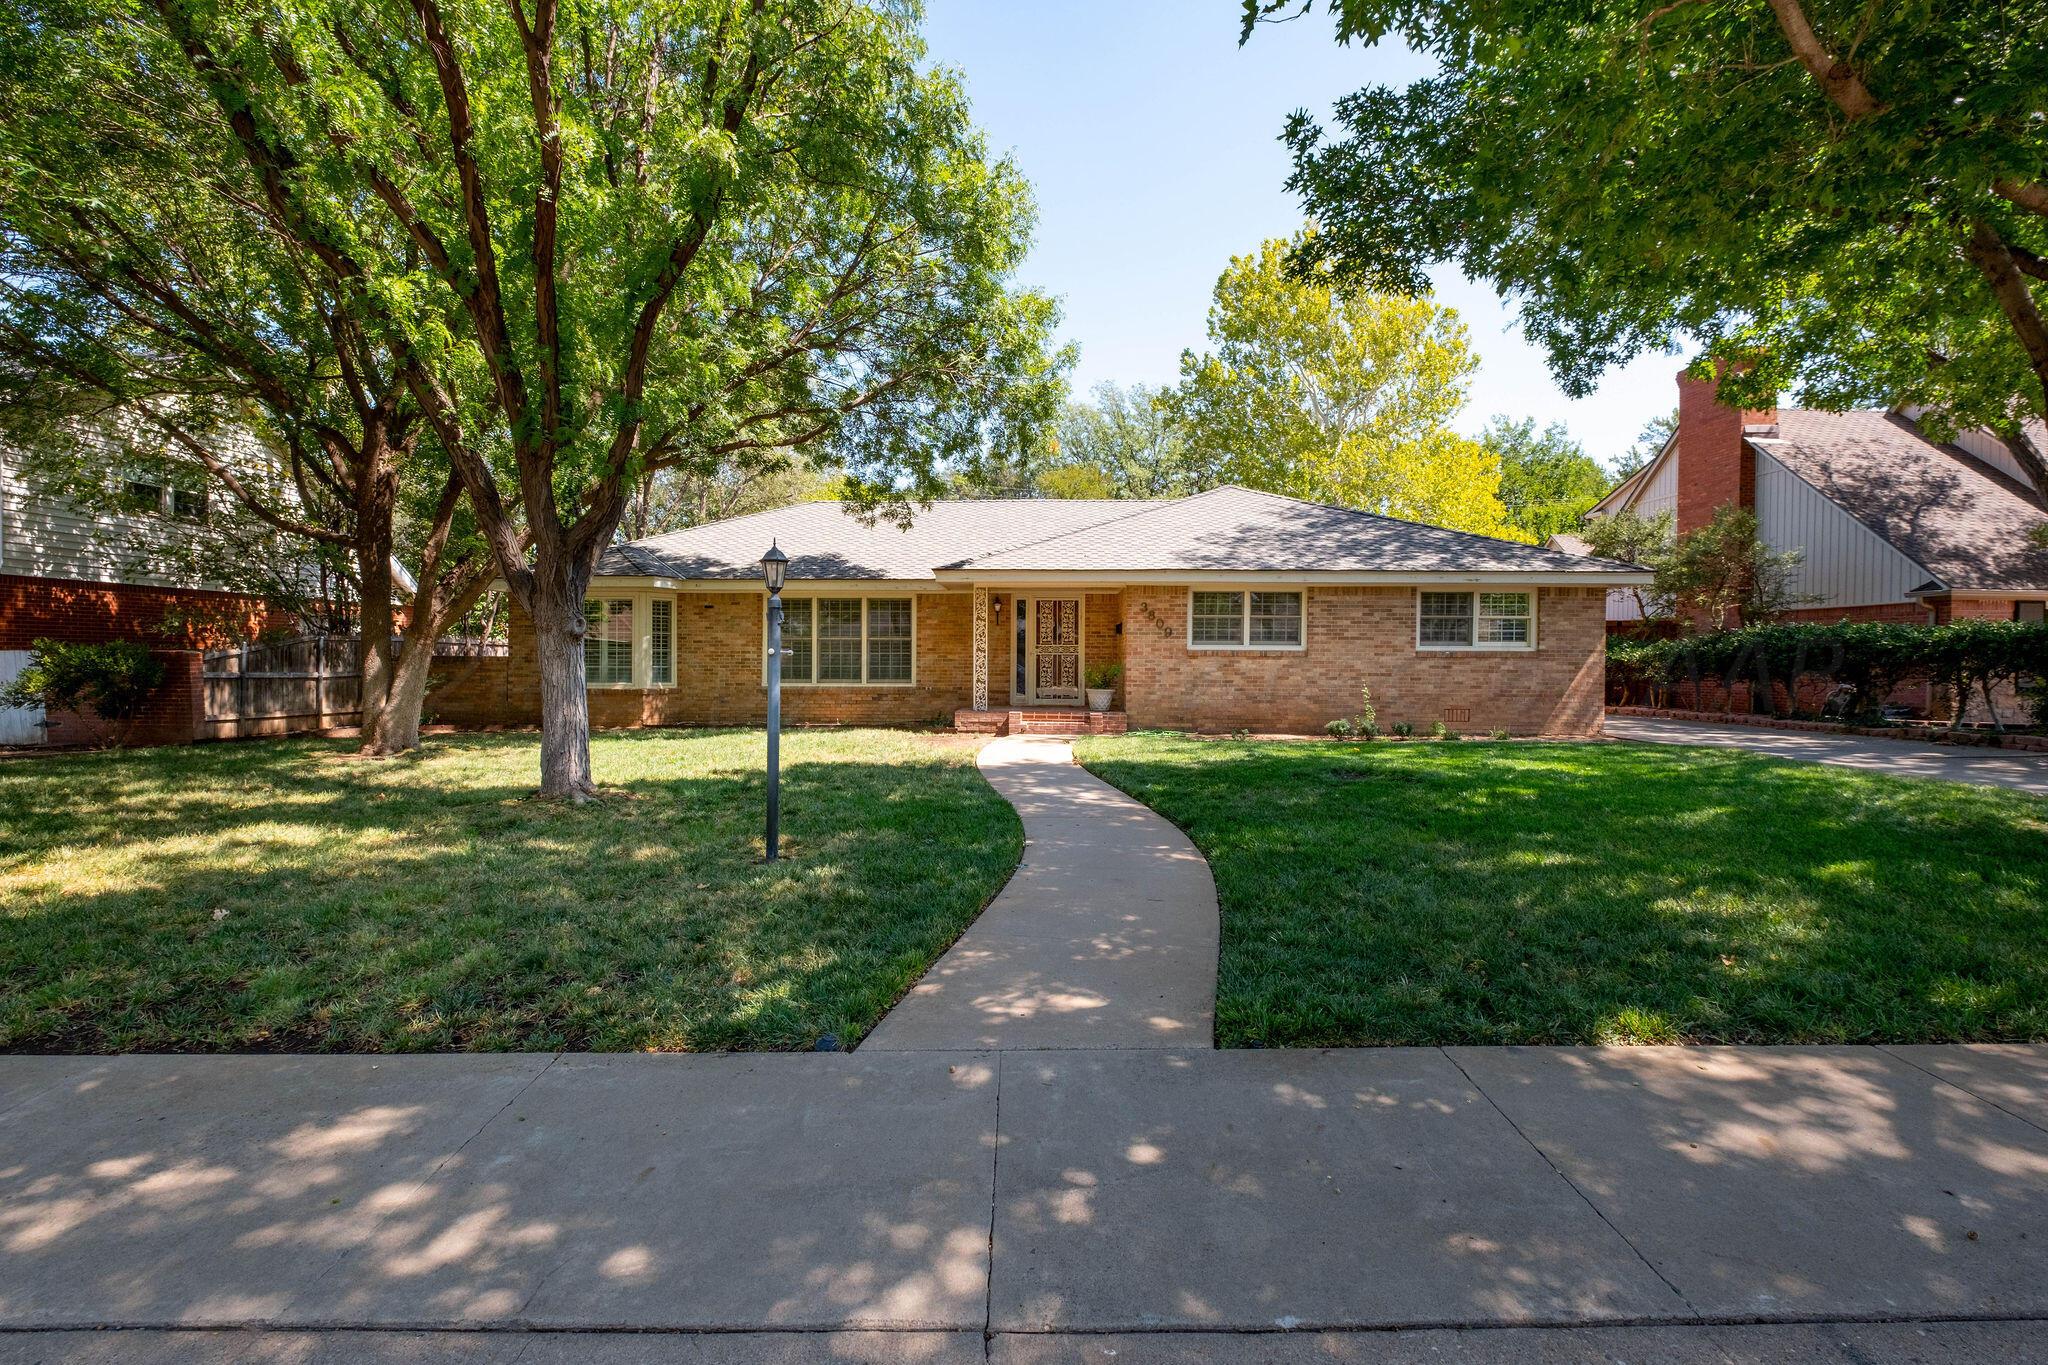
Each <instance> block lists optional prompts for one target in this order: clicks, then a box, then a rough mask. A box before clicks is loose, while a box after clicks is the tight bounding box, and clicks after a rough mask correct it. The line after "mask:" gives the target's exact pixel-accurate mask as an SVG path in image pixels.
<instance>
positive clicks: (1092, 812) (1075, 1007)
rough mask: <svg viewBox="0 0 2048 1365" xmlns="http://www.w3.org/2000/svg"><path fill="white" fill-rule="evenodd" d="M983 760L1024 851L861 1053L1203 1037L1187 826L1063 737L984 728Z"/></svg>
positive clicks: (1205, 991)
mask: <svg viewBox="0 0 2048 1365" xmlns="http://www.w3.org/2000/svg"><path fill="white" fill-rule="evenodd" d="M980 763H981V770H982V772H983V773H984V774H986V775H987V777H988V780H989V782H990V784H991V785H993V786H994V787H995V789H996V790H997V791H998V792H1001V793H1002V794H1003V796H1004V797H1005V798H1006V799H1007V800H1008V801H1009V802H1010V804H1011V805H1013V806H1015V807H1016V808H1017V813H1018V814H1019V815H1020V816H1022V817H1023V820H1024V858H1023V861H1022V862H1021V863H1019V864H1018V866H1017V871H1016V874H1015V875H1014V876H1012V877H1011V878H1010V881H1009V884H1008V885H1006V886H1005V887H1004V888H1003V889H1002V891H1001V893H1000V894H998V895H997V896H996V898H995V900H994V901H992V902H990V904H989V907H988V909H986V910H984V911H983V912H982V914H981V917H980V918H979V919H977V920H975V922H974V923H973V924H972V925H971V926H969V928H968V930H967V932H966V933H965V934H963V935H962V936H961V938H960V941H959V942H958V943H956V944H954V945H953V947H952V948H951V949H950V950H949V951H948V952H947V953H946V954H945V956H943V957H941V958H940V959H939V960H938V961H937V962H935V963H933V964H932V968H931V970H930V971H928V972H926V973H925V976H924V979H923V980H922V981H920V982H919V983H918V984H917V985H916V986H915V987H914V988H912V990H911V992H910V994H909V995H907V996H906V997H904V999H903V1002H902V1003H901V1004H899V1005H898V1006H897V1007H896V1008H895V1009H894V1010H891V1011H890V1012H889V1014H888V1015H887V1016H886V1017H884V1018H883V1020H882V1022H881V1023H880V1024H878V1025H876V1027H875V1030H874V1032H873V1033H871V1034H869V1035H868V1038H867V1041H865V1042H864V1043H862V1044H861V1051H863V1052H903V1051H932V1050H946V1049H954V1050H958V1049H968V1050H972V1049H979V1048H995V1049H1005V1050H1007V1049H1014V1048H1023V1049H1031V1048H1131V1047H1137V1048H1158V1047H1181V1048H1185V1047H1208V1046H1210V1045H1211V1042H1212V1040H1213V1038H1214V1036H1215V1016H1216V932H1217V916H1216V887H1215V884H1214V882H1212V881H1211V880H1210V877H1209V864H1208V862H1207V861H1205V860H1204V859H1203V857H1202V855H1201V854H1200V853H1198V852H1196V851H1195V846H1194V845H1193V844H1191V843H1189V842H1188V839H1187V836H1186V835H1184V834H1182V833H1181V832H1180V831H1179V830H1178V829H1175V828H1174V827H1173V825H1172V824H1171V823H1169V822H1168V821H1167V820H1165V819H1163V818H1161V817H1160V816H1158V815H1156V814H1154V813H1153V812H1152V811H1151V810H1149V809H1147V808H1146V807H1145V806H1143V805H1140V804H1139V803H1138V802H1136V801H1133V800H1131V798H1130V797H1128V796H1125V795H1124V794H1123V793H1122V792H1120V791H1118V790H1117V789H1116V788H1114V787H1112V786H1110V785H1109V784H1108V783H1106V782H1102V781H1099V780H1098V779H1096V778H1094V777H1091V776H1090V775H1089V774H1088V773H1087V772H1086V771H1084V770H1083V769H1082V768H1081V767H1080V766H1079V765H1077V764H1076V763H1075V762H1074V751H1073V749H1072V748H1071V747H1070V746H1069V745H1068V744H1067V742H1066V741H1065V740H1063V739H1053V738H1049V737H1046V736H1042V735H1041V736H1023V735H1013V736H1010V737H1008V738H1004V739H996V740H991V741H990V742H989V743H988V744H986V745H984V746H983V747H982V750H981V755H980Z"/></svg>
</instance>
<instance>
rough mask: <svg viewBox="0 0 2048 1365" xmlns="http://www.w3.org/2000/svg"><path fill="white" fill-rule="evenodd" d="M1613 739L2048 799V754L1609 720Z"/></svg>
mask: <svg viewBox="0 0 2048 1365" xmlns="http://www.w3.org/2000/svg"><path fill="white" fill-rule="evenodd" d="M1607 735H1608V737H1609V738H1610V739H1627V740H1635V741H1637V742H1639V743H1644V744H1699V745H1706V746H1708V747H1710V748H1722V749H1748V750H1749V751H1750V752H1752V753H1759V754H1769V755H1771V756H1772V757H1773V758H1789V759H1793V760H1795V761H1796V762H1800V763H1826V764H1829V765H1831V766H1833V767H1837V768H1860V769H1863V770H1865V771H1867V772H1878V773H1887V774H1889V775H1891V776H1893V777H1936V778H1941V779H1943V780H1945V781H1949V782H1973V783H1976V784H1977V785H1978V786H1981V787H2010V788H2012V789H2013V790H2014V791H2023V792H2031V793H2033V794H2034V795H2036V796H2048V754H2039V753H2019V752H2011V751H2007V750H2003V749H1980V748H1973V747H1966V746H1960V745H1948V744H1918V743H1915V742H1913V741H1911V740H1902V739H1866V738H1864V737H1862V736H1860V735H1832V734H1824V733H1821V732H1819V731H1812V730H1767V729H1764V728H1762V727H1759V726H1755V725H1711V724H1707V723H1704V722H1700V721H1690V720H1662V719H1653V718H1651V717H1648V716H1609V717H1607Z"/></svg>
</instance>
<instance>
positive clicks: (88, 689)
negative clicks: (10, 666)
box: [0, 640, 164, 744]
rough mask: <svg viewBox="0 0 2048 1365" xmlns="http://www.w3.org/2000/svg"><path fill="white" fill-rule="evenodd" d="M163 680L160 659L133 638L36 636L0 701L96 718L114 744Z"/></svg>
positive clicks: (1, 694)
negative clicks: (93, 640) (87, 640)
mask: <svg viewBox="0 0 2048 1365" xmlns="http://www.w3.org/2000/svg"><path fill="white" fill-rule="evenodd" d="M163 682H164V665H163V661H162V660H161V659H158V658H156V657H155V656H154V655H152V654H151V653H150V652H149V647H148V646H147V645H142V644H138V643H136V642H135V641H133V640H105V641H101V642H99V643H97V644H73V643H66V642H62V641H58V640H37V641H36V642H35V643H34V644H33V645H32V646H30V648H29V656H28V666H27V667H26V668H24V669H22V670H21V672H20V673H19V674H18V675H17V676H16V677H15V679H14V681H13V682H12V683H10V684H8V686H7V688H6V690H5V691H0V705H6V706H40V707H42V708H43V709H44V710H45V711H72V712H76V713H78V714H80V715H92V716H97V717H98V718H99V719H101V720H103V721H105V722H107V723H108V725H109V726H110V727H111V736H110V737H111V738H112V740H113V742H114V743H116V744H119V743H121V742H122V740H123V739H124V738H125V736H126V731H127V728H128V723H129V722H130V721H132V720H134V719H135V718H136V717H137V716H139V715H141V714H142V711H143V708H144V707H146V706H148V705H149V699H150V698H151V697H152V696H154V695H155V694H156V690H157V689H158V688H159V687H162V686H163Z"/></svg>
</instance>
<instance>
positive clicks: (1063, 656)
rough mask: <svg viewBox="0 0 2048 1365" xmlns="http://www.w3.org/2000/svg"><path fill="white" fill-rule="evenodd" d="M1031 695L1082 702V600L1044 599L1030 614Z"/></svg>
mask: <svg viewBox="0 0 2048 1365" xmlns="http://www.w3.org/2000/svg"><path fill="white" fill-rule="evenodd" d="M1031 695H1032V698H1033V700H1036V701H1079V700H1081V599H1080V598H1078V597H1041V598H1039V599H1038V600H1037V601H1036V602H1034V603H1033V604H1032V612H1031Z"/></svg>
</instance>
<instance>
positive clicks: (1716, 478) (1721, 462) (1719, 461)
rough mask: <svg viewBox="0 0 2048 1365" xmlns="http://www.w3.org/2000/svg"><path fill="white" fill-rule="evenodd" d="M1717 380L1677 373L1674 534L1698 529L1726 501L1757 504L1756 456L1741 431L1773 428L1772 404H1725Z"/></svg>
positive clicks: (1747, 504) (1773, 414)
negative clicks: (1749, 406) (1756, 407)
mask: <svg viewBox="0 0 2048 1365" xmlns="http://www.w3.org/2000/svg"><path fill="white" fill-rule="evenodd" d="M1719 388H1720V383H1719V381H1718V380H1712V379H1694V378H1692V377H1691V376H1689V375H1687V374H1686V373H1685V372H1684V371H1683V370H1681V371H1679V374H1678V534H1680V535H1685V534H1687V533H1688V532H1691V531H1695V530H1698V529H1699V528H1700V527H1702V526H1705V525H1706V524H1707V523H1708V522H1709V521H1712V520H1713V518H1714V513H1715V511H1716V510H1718V509H1719V508H1721V507H1722V506H1724V505H1725V504H1728V503H1734V504H1735V505H1736V506H1738V507H1750V508H1754V507H1755V506H1756V456H1755V454H1754V453H1752V452H1751V451H1750V449H1749V447H1748V446H1747V445H1746V444H1744V442H1743V439H1742V438H1743V433H1744V432H1746V431H1747V432H1758V431H1763V430H1767V429H1774V428H1775V427H1776V426H1777V422H1778V414H1777V412H1776V410H1775V409H1772V410H1766V411H1756V410H1753V409H1743V408H1731V407H1726V406H1724V405H1723V404H1722V403H1721V401H1720V400H1719V398H1717V397H1716V391H1717V390H1718V389H1719Z"/></svg>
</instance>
